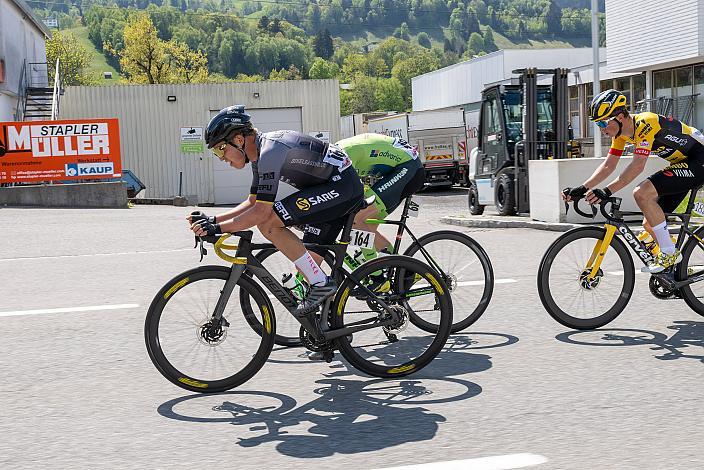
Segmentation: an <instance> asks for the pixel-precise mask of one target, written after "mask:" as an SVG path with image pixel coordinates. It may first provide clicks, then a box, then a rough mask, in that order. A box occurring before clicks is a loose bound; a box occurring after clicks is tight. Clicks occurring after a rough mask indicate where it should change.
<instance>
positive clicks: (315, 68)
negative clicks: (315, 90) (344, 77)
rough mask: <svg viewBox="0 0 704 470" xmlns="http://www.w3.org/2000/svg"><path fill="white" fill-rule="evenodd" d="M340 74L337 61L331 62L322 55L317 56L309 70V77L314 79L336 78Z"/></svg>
mask: <svg viewBox="0 0 704 470" xmlns="http://www.w3.org/2000/svg"><path fill="white" fill-rule="evenodd" d="M339 75H340V67H339V66H338V65H337V64H336V63H335V62H330V61H327V60H325V59H323V58H322V57H316V59H315V61H313V65H311V67H310V70H309V71H308V77H309V78H312V79H319V78H336V77H337V76H339Z"/></svg>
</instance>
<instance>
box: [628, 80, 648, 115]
mask: <svg viewBox="0 0 704 470" xmlns="http://www.w3.org/2000/svg"><path fill="white" fill-rule="evenodd" d="M644 99H645V74H644V73H642V74H640V75H633V104H632V105H631V109H633V110H634V111H635V109H636V103H638V102H639V101H642V100H644Z"/></svg>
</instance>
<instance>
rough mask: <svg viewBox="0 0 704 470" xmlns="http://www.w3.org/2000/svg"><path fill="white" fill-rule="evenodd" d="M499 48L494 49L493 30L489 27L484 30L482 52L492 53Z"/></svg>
mask: <svg viewBox="0 0 704 470" xmlns="http://www.w3.org/2000/svg"><path fill="white" fill-rule="evenodd" d="M498 49H499V48H498V47H496V43H495V42H494V30H493V29H491V26H489V27H488V28H486V31H484V50H485V51H487V52H494V51H497V50H498Z"/></svg>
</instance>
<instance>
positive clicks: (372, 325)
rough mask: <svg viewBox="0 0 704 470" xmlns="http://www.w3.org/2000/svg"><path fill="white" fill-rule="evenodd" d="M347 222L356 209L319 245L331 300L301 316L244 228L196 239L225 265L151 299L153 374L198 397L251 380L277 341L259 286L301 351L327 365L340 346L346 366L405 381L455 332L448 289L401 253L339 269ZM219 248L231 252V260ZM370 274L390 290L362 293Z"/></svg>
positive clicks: (179, 280)
mask: <svg viewBox="0 0 704 470" xmlns="http://www.w3.org/2000/svg"><path fill="white" fill-rule="evenodd" d="M361 207H362V205H360V208H361ZM353 219H354V211H353V213H351V214H350V216H349V218H348V220H347V222H346V225H345V228H344V229H343V232H342V236H341V241H340V242H339V243H337V244H335V245H318V247H320V248H325V249H327V250H330V251H331V252H332V253H333V258H334V261H333V271H332V272H333V275H334V277H335V279H336V281H337V283H338V286H339V288H338V291H337V293H336V295H335V296H334V297H331V298H329V299H327V300H326V301H325V302H324V303H323V304H322V305H321V308H320V311H319V312H312V313H307V314H304V315H301V314H297V313H296V307H297V302H296V299H295V298H294V297H293V295H292V293H291V292H290V291H289V290H288V289H286V288H284V287H283V286H282V285H281V284H280V283H279V282H277V281H276V280H275V278H274V275H272V274H271V273H270V272H269V271H268V270H267V269H266V268H265V267H264V266H263V265H262V263H261V262H260V261H259V260H258V259H257V258H256V257H255V256H254V255H253V251H257V250H262V249H271V248H273V245H271V244H268V243H267V244H258V243H252V232H251V231H249V230H248V231H242V232H236V233H234V234H232V235H234V236H238V237H239V243H238V245H227V244H225V243H224V242H225V240H226V239H227V238H228V237H230V236H231V235H230V234H227V235H222V236H219V237H218V236H215V237H202V238H200V243H199V245H200V249H201V259H202V255H203V254H204V253H205V252H206V250H205V248H204V247H203V243H204V242H208V243H213V244H214V250H215V252H216V254H217V255H218V256H220V257H221V258H222V259H224V260H227V261H228V262H230V263H232V265H231V266H229V267H226V266H219V265H212V266H201V267H198V268H195V269H191V270H189V271H186V272H184V273H182V274H179V275H178V276H176V277H175V278H173V279H172V280H171V281H169V282H168V283H167V284H166V285H165V286H164V287H163V288H162V289H161V290H160V291H159V292H158V293H157V295H156V297H155V298H154V300H153V301H152V303H151V305H150V307H149V311H148V312H147V317H146V321H145V327H144V338H145V342H146V346H147V351H148V352H149V357H150V358H151V360H152V362H153V363H154V365H155V366H156V368H157V369H158V370H159V372H160V373H161V374H162V375H164V377H166V378H167V379H168V380H169V381H171V382H172V383H174V384H176V385H178V386H179V387H181V388H184V389H186V390H190V391H193V392H201V393H215V392H222V391H224V390H228V389H231V388H234V387H237V386H239V385H241V384H243V383H244V382H246V381H247V380H249V379H250V378H251V377H253V376H254V375H255V374H256V373H257V371H259V369H260V368H261V367H262V366H263V365H264V363H265V362H266V360H267V358H268V357H269V354H270V353H271V350H272V347H273V345H274V338H275V335H276V318H275V316H274V310H273V307H272V304H271V301H270V296H269V295H267V293H266V291H265V290H264V289H263V288H262V285H263V286H264V287H265V288H266V289H267V290H268V291H269V292H270V293H271V297H273V298H275V299H276V300H278V302H279V303H280V304H281V305H283V306H284V307H285V308H286V309H287V310H288V311H289V312H290V313H291V314H292V315H293V316H294V317H295V318H296V320H297V321H298V322H299V324H300V335H299V339H300V341H301V342H302V344H303V345H304V346H305V347H307V348H308V349H310V350H312V351H320V352H322V353H323V355H324V357H325V359H326V360H327V361H330V360H332V357H333V350H336V349H337V350H339V351H340V353H341V354H342V356H343V357H344V358H345V359H346V360H347V361H348V362H349V363H350V364H351V365H352V366H354V367H356V368H357V369H359V370H361V371H362V372H365V373H367V374H369V375H372V376H376V377H402V376H405V375H408V374H411V373H413V372H416V371H418V370H420V369H422V368H423V367H425V366H426V365H428V364H429V363H430V362H431V361H432V359H433V358H434V357H435V356H436V355H437V354H438V353H439V352H440V351H441V349H442V348H443V346H444V344H445V342H446V340H447V338H448V336H449V334H450V328H451V326H452V301H451V296H450V292H449V290H448V287H447V285H446V284H445V282H444V281H443V280H442V278H441V277H440V276H438V274H437V273H436V272H435V270H433V269H432V268H431V267H429V266H428V265H426V264H424V263H422V262H421V261H419V260H416V259H413V258H410V257H407V256H397V255H394V256H385V257H382V258H379V259H376V260H372V261H370V262H368V263H365V264H364V265H362V266H361V267H359V268H358V269H356V270H354V271H353V272H351V273H348V272H346V271H345V270H344V269H343V268H342V265H343V259H344V255H345V252H346V249H347V243H348V242H349V240H350V232H351V229H352V222H353ZM225 250H235V251H236V253H235V256H230V255H228V254H227V253H225ZM377 272H384V273H385V275H386V276H387V277H388V279H390V280H391V281H392V282H391V286H390V289H389V290H388V291H386V292H383V293H375V292H373V291H372V290H370V289H369V288H368V286H369V285H370V284H371V283H370V277H371V276H372V275H373V274H374V273H377ZM257 280H258V281H259V282H260V283H261V285H260V284H259V283H258V282H257ZM233 296H235V297H234V299H233V298H232V297H233ZM238 297H239V298H243V297H246V298H248V299H250V301H249V306H250V308H248V309H246V308H242V305H243V303H242V302H241V301H238ZM430 324H432V325H436V328H429V327H428V325H430ZM429 329H432V330H433V332H432V333H428V330H429Z"/></svg>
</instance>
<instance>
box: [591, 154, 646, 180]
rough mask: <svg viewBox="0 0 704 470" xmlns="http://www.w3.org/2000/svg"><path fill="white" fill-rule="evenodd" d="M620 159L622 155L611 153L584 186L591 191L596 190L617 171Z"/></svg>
mask: <svg viewBox="0 0 704 470" xmlns="http://www.w3.org/2000/svg"><path fill="white" fill-rule="evenodd" d="M619 158H621V156H620V155H616V154H613V153H611V152H609V154H608V155H607V156H606V160H604V161H603V162H602V163H601V165H599V167H598V168H597V169H596V170H594V173H592V176H590V177H589V179H588V180H587V181H585V182H584V186H586V187H587V188H589V189H592V188H595V187H596V186H597V185H598V184H600V183H601V182H602V181H604V180H605V179H606V178H608V177H609V176H611V173H613V172H614V170H615V169H616V165H617V164H618V160H619ZM634 178H635V176H634Z"/></svg>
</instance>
